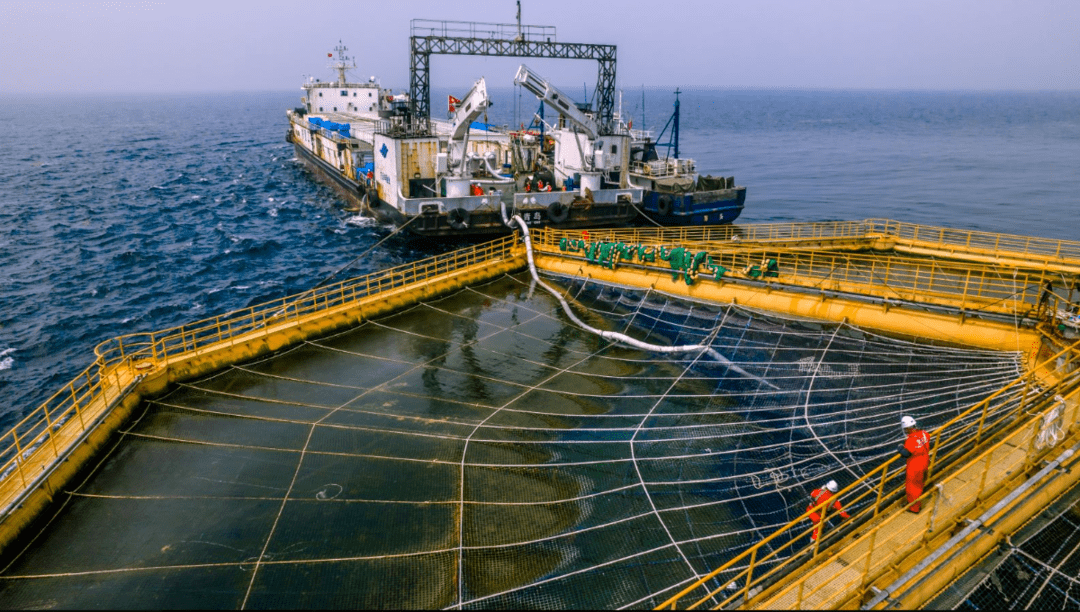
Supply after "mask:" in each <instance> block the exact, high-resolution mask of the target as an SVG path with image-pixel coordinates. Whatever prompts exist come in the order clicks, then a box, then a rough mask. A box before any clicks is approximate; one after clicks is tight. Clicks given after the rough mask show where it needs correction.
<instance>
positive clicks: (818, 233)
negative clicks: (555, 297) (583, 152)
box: [577, 219, 1080, 263]
mask: <svg viewBox="0 0 1080 612" xmlns="http://www.w3.org/2000/svg"><path fill="white" fill-rule="evenodd" d="M587 231H588V235H589V237H590V239H592V240H607V241H622V242H626V243H632V244H636V243H639V242H641V243H646V244H651V243H656V242H668V243H683V242H730V241H732V239H733V238H735V239H737V240H736V242H738V241H743V242H783V241H787V242H799V241H814V240H829V239H832V240H836V239H845V240H850V239H864V240H866V245H867V246H868V247H869V246H872V243H873V242H874V241H876V240H881V239H892V240H895V241H901V242H903V243H905V244H908V245H915V244H918V245H922V246H927V247H930V246H933V247H938V248H940V249H943V250H949V249H951V250H953V251H955V252H975V251H981V252H986V253H993V254H995V255H1003V254H1008V255H1013V256H1019V257H1022V258H1024V259H1027V260H1029V261H1030V260H1037V261H1054V260H1065V261H1071V262H1074V263H1075V262H1080V242H1077V241H1072V240H1054V239H1050V238H1037V237H1030V236H1018V235H1012V234H998V233H991V232H978V231H973V230H958V229H952V228H947V227H935V226H928V225H919V224H915V223H904V222H901V221H893V220H890V219H864V220H862V221H826V222H813V223H761V224H753V225H720V226H702V227H678V228H614V229H599V230H594V229H590V230H587ZM577 234H578V236H577V237H580V232H578V233H577Z"/></svg>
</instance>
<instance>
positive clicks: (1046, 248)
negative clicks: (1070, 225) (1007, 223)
mask: <svg viewBox="0 0 1080 612" xmlns="http://www.w3.org/2000/svg"><path fill="white" fill-rule="evenodd" d="M864 223H866V224H867V226H868V228H869V231H870V232H871V233H874V234H879V235H882V236H888V237H891V238H896V239H899V240H904V241H909V242H920V243H927V244H936V245H940V246H947V247H958V248H963V249H965V250H980V251H988V252H993V253H1001V254H1004V253H1008V254H1013V255H1018V256H1027V257H1039V258H1053V259H1065V260H1071V261H1077V262H1080V242H1076V241H1073V240H1053V239H1050V238H1037V237H1031V236H1017V235H1012V234H995V233H991V232H977V231H972V230H957V229H950V228H946V227H932V226H926V225H918V224H914V223H902V222H900V221H891V220H888V219H867V220H866V221H864Z"/></svg>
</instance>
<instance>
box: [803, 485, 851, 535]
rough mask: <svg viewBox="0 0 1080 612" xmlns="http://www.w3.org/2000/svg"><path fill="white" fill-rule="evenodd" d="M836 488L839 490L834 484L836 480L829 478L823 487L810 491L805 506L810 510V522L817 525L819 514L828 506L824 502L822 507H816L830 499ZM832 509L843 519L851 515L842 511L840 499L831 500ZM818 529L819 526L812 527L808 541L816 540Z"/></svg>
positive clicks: (819, 519) (819, 529) (819, 528)
mask: <svg viewBox="0 0 1080 612" xmlns="http://www.w3.org/2000/svg"><path fill="white" fill-rule="evenodd" d="M838 490H839V487H838V486H837V485H836V481H835V480H830V481H829V482H827V483H825V486H824V487H822V488H820V489H814V490H813V492H811V493H810V505H809V506H807V507H806V511H807V512H810V522H811V523H813V524H814V525H817V524H818V523H820V522H821V515H822V513H824V511H825V508H827V507H828V504H826V505H825V506H824V507H822V508H817V507H818V506H819V505H821V504H825V503H826V502H828V501H829V500H830V499H832V498H833V495H835V494H836V492H837V491H838ZM832 509H833V510H835V511H837V512H839V513H840V517H841V518H845V519H849V518H851V515H849V514H848V513H847V512H844V509H843V507H841V506H840V500H839V499H838V500H836V501H835V502H833V504H832ZM811 511H812V512H811ZM819 531H821V527H820V526H816V527H815V528H814V533H812V534H810V541H811V542H813V541H816V540H817V536H818V532H819Z"/></svg>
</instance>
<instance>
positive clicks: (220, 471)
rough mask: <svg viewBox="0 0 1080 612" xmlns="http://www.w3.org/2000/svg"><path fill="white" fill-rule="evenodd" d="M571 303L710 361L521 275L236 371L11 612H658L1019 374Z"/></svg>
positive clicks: (224, 376) (962, 356)
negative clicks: (824, 490)
mask: <svg viewBox="0 0 1080 612" xmlns="http://www.w3.org/2000/svg"><path fill="white" fill-rule="evenodd" d="M559 286H560V287H561V289H562V290H564V291H566V293H567V295H568V297H570V298H572V300H573V301H574V302H576V306H575V308H576V309H577V312H578V313H579V314H581V316H583V318H585V319H586V320H587V321H588V322H589V324H590V325H593V326H596V327H600V328H604V329H608V330H613V331H620V332H624V333H627V334H630V335H632V336H634V337H637V338H640V339H642V340H645V341H648V342H651V343H656V344H665V345H676V344H679V345H681V344H703V345H708V346H710V347H711V348H712V349H714V350H715V351H716V353H718V354H719V358H718V357H717V356H714V355H712V354H710V353H707V352H703V351H697V352H692V353H675V354H664V353H653V352H649V351H644V350H640V349H636V348H627V347H624V346H618V345H614V344H612V343H611V342H609V341H607V340H603V339H601V338H599V337H597V336H594V335H591V334H589V333H587V332H585V331H583V330H581V329H579V328H577V327H576V326H574V325H573V324H572V323H570V322H569V321H568V319H566V318H565V316H564V315H563V314H562V313H561V311H560V310H559V307H558V303H557V302H556V301H555V300H554V299H553V298H552V297H551V296H550V295H549V294H547V293H546V292H544V291H542V290H534V289H538V288H535V287H533V286H532V285H531V283H530V282H529V279H528V277H527V276H524V275H519V276H514V277H504V278H502V279H500V280H498V281H496V282H493V283H489V284H487V285H484V286H480V287H474V288H471V289H467V290H464V291H461V292H459V293H457V294H455V295H452V296H450V297H447V298H444V299H440V300H437V301H434V302H431V303H426V304H423V305H419V306H416V307H413V308H411V309H410V310H408V311H406V312H402V313H399V314H397V315H395V316H391V317H388V318H385V319H382V320H379V321H370V322H366V323H364V324H362V325H361V326H359V327H358V328H356V329H353V330H350V331H348V332H345V333H341V334H338V335H336V336H333V337H329V338H322V339H318V340H313V341H310V342H307V343H305V344H303V345H301V346H298V347H296V348H293V349H291V350H288V351H285V352H283V353H280V354H278V355H275V356H273V357H271V358H268V359H264V360H261V361H257V362H254V363H247V364H241V365H236V366H234V367H231V368H229V369H227V370H225V371H223V372H220V373H218V374H216V375H213V376H209V377H207V378H204V379H202V380H199V381H196V382H192V383H188V384H184V385H181V386H179V387H178V388H176V389H175V390H174V391H172V392H171V393H170V394H168V395H167V396H165V397H162V398H159V399H157V400H155V401H153V402H150V403H148V404H147V405H146V406H145V411H144V412H143V413H142V415H141V416H140V417H139V419H138V421H137V422H136V423H134V424H133V425H132V426H131V427H130V429H129V430H128V431H127V432H126V433H125V434H124V435H123V436H122V439H121V440H120V442H119V443H118V444H117V445H116V447H115V448H113V449H112V450H111V451H110V452H109V453H108V455H107V456H106V457H105V459H104V460H103V461H102V462H101V464H100V465H99V466H98V467H97V468H96V469H95V470H94V472H93V474H92V475H91V476H90V477H89V479H88V480H86V482H85V483H81V484H79V485H78V486H75V487H73V490H72V491H71V492H69V493H70V495H69V499H68V501H67V502H66V504H65V505H64V507H63V508H62V509H61V510H60V511H59V512H58V513H57V514H56V516H55V517H54V518H53V519H52V520H51V522H50V523H49V525H48V526H47V527H46V528H45V529H44V530H43V531H42V532H41V533H40V535H39V536H38V537H37V538H36V539H35V541H34V542H33V543H32V544H31V546H30V547H29V548H27V549H26V551H25V552H23V553H22V554H21V555H19V556H18V557H17V558H15V559H14V561H13V563H12V564H11V565H10V566H9V567H8V568H7V569H6V570H5V571H4V572H3V573H2V574H0V590H2V593H3V596H2V598H0V602H2V604H0V605H3V606H5V607H31V606H39V605H41V606H44V605H46V604H47V605H49V606H55V607H155V608H157V607H161V608H164V607H176V608H179V607H184V608H186V607H193V608H199V607H254V608H261V607H303V608H316V607H341V608H356V607H390V608H400V607H424V608H434V607H455V606H462V607H498V608H501V607H530V608H536V607H543V608H570V607H572V608H581V607H590V608H613V607H620V606H634V607H645V606H650V605H653V604H656V603H659V602H660V601H662V600H663V599H665V598H666V597H667V596H669V595H671V594H673V593H674V592H675V591H676V590H677V589H678V588H680V587H681V586H685V585H687V584H689V583H690V582H691V581H693V580H694V579H695V578H697V577H698V576H700V575H702V574H704V573H705V572H707V571H709V570H710V569H713V568H715V567H717V566H718V565H720V564H722V563H724V562H725V561H727V560H728V559H730V558H731V557H732V556H734V555H736V554H738V553H739V552H741V551H742V550H745V549H746V547H747V546H748V545H750V544H752V543H754V542H756V541H759V540H760V539H762V538H763V537H765V536H767V535H769V534H770V533H772V532H773V531H774V530H775V529H777V528H779V527H781V526H782V525H784V524H786V523H787V522H789V521H790V520H792V519H794V518H796V517H797V516H799V515H800V514H802V512H803V511H804V510H805V509H806V506H807V504H808V502H809V492H810V491H811V490H812V489H814V488H817V487H819V486H821V485H822V484H823V483H824V482H825V481H826V480H828V479H830V478H832V479H836V480H837V481H839V482H840V483H841V486H844V485H846V484H847V483H849V482H851V481H853V480H855V479H857V478H858V477H859V476H861V475H863V474H864V473H866V472H867V471H869V470H871V469H873V468H874V467H876V466H877V465H878V464H879V463H880V462H881V461H882V460H883V459H885V458H886V457H888V456H890V455H892V454H894V453H895V447H896V445H897V444H898V443H899V442H900V441H901V437H902V434H901V432H900V429H899V425H898V423H899V417H900V415H901V414H910V415H913V416H915V417H916V418H918V419H919V420H920V424H921V425H922V426H923V427H925V428H927V429H930V428H933V427H934V426H935V425H937V424H940V423H942V422H944V421H945V420H947V419H949V418H951V417H953V416H955V415H957V414H958V413H960V412H961V411H962V410H964V409H965V408H967V407H968V406H970V405H971V404H973V403H975V402H976V401H978V400H980V399H982V398H983V397H985V396H987V395H989V394H991V393H992V392H993V391H995V390H996V389H998V388H1000V387H1001V386H1002V385H1004V384H1005V383H1007V382H1009V381H1011V380H1012V379H1014V378H1015V377H1016V376H1017V375H1018V374H1019V370H1020V366H1019V363H1018V357H1017V354H1004V353H995V352H988V351H981V350H971V349H965V348H957V347H945V346H932V345H923V344H916V343H911V342H905V341H900V340H896V339H890V338H885V337H882V336H878V335H874V334H871V333H867V332H865V331H861V330H858V329H854V328H852V327H850V326H847V325H835V324H825V323H821V322H814V321H799V320H789V319H781V318H778V317H775V316H771V315H764V314H761V313H757V312H752V311H748V310H745V309H742V308H739V307H735V306H729V305H708V304H700V303H695V302H691V301H687V300H678V299H674V298H671V297H669V296H666V295H664V294H660V293H656V292H645V291H636V290H627V289H620V288H615V287H607V286H603V285H598V284H595V283H582V282H581V281H565V282H563V283H562V284H561V285H559ZM1005 408H1006V407H1005V406H997V407H995V410H1003V409H1005ZM1078 562H1080V560H1078Z"/></svg>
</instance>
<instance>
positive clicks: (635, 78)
mask: <svg viewBox="0 0 1080 612" xmlns="http://www.w3.org/2000/svg"><path fill="white" fill-rule="evenodd" d="M522 4H523V7H522V22H523V23H525V24H535V25H550V26H554V27H555V28H556V30H557V39H558V40H559V41H562V42H592V43H604V44H616V45H618V84H619V86H620V87H628V88H629V87H639V86H641V85H657V86H675V85H678V86H682V87H695V86H697V87H732V88H745V87H782V88H787V87H792V88H805V87H808V88H875V89H877V88H885V89H1014V90H1062V89H1068V90H1078V89H1080V0H1023V1H1018V0H895V1H885V0H821V1H813V0H666V1H664V0H661V1H657V0H648V1H638V0H622V1H619V2H586V1H583V0H523V2H522ZM514 18H515V3H514V1H513V0H471V1H469V2H454V1H448V0H438V1H426V0H425V1H409V0H406V1H400V0H399V1H394V0H381V1H377V2H376V1H371V0H349V1H341V0H322V1H318V2H304V1H298V0H259V1H248V0H243V1H241V0H218V1H208V0H183V1H175V2H174V1H157V2H155V1H145V2H140V1H135V2H123V1H107V2H101V1H83V0H70V1H62V0H34V1H32V2H29V1H25V0H0V93H5V92H32V91H48V92H61V91H78V92H143V91H146V92H176V91H251V90H280V91H287V90H290V89H297V90H298V88H299V85H300V82H301V79H302V76H303V75H309V74H310V75H314V76H316V77H319V78H328V77H330V76H331V75H330V72H329V71H328V70H327V68H326V66H327V57H326V54H327V52H329V51H330V50H331V49H332V48H333V46H334V45H335V44H336V43H337V41H338V39H341V40H342V41H344V43H345V44H346V46H348V47H349V51H350V52H351V53H352V54H353V55H354V56H355V57H356V59H357V64H358V67H359V70H358V73H359V74H361V75H363V76H364V77H367V76H370V75H376V76H378V77H379V78H380V80H381V82H382V84H383V85H384V86H390V87H394V88H395V89H405V88H407V87H408V82H409V80H408V78H409V77H408V68H409V46H408V36H409V21H410V20H411V19H438V20H455V21H481V22H489V23H513V22H514ZM521 61H522V60H519V59H484V58H470V57H446V56H437V57H434V58H433V59H432V85H433V86H435V87H443V86H452V87H462V88H467V87H468V85H469V84H470V83H471V82H472V81H473V80H475V79H476V78H478V77H480V76H485V77H487V79H488V83H489V86H499V85H505V86H510V85H512V82H513V75H514V69H515V68H516V66H517V64H518V63H520V62H521ZM528 63H529V64H530V66H532V67H533V68H534V69H536V70H538V71H539V72H540V73H541V74H543V75H545V76H547V77H548V78H549V79H550V80H552V81H555V82H557V83H564V84H565V83H581V82H583V81H586V80H587V81H589V83H590V89H591V86H592V84H594V82H595V78H596V64H595V62H588V61H558V62H554V61H537V60H532V61H529V62H528Z"/></svg>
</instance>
